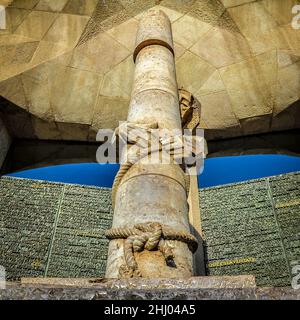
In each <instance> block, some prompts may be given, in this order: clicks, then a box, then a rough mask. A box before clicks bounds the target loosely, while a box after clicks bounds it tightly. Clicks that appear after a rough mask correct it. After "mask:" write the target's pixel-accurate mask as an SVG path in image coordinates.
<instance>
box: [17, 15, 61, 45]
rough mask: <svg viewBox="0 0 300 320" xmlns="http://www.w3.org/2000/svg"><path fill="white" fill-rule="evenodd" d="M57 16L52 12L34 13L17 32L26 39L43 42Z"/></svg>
mask: <svg viewBox="0 0 300 320" xmlns="http://www.w3.org/2000/svg"><path fill="white" fill-rule="evenodd" d="M55 18H56V15H55V14H54V13H50V12H42V11H33V12H31V13H30V14H29V15H28V16H27V17H26V19H25V20H24V21H23V23H22V24H21V25H20V26H19V27H18V29H17V30H16V31H15V33H16V34H19V35H21V36H24V37H28V38H32V39H34V40H41V39H42V38H43V37H44V35H45V34H46V32H47V31H48V30H49V28H50V26H51V25H52V23H53V22H54V20H55Z"/></svg>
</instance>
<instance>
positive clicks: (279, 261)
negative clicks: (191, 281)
mask: <svg viewBox="0 0 300 320" xmlns="http://www.w3.org/2000/svg"><path fill="white" fill-rule="evenodd" d="M200 203H201V209H202V210H201V214H202V224H203V230H204V236H205V240H206V253H207V269H208V272H209V274H210V275H225V274H232V275H234V274H254V275H255V276H256V278H257V284H258V285H261V286H268V285H273V286H286V285H289V284H290V283H291V274H290V272H291V267H292V262H293V261H299V263H300V173H297V174H286V175H281V176H276V177H271V178H266V179H260V180H253V181H249V182H246V183H240V184H235V185H228V186H221V187H214V188H209V189H205V190H203V191H202V192H200Z"/></svg>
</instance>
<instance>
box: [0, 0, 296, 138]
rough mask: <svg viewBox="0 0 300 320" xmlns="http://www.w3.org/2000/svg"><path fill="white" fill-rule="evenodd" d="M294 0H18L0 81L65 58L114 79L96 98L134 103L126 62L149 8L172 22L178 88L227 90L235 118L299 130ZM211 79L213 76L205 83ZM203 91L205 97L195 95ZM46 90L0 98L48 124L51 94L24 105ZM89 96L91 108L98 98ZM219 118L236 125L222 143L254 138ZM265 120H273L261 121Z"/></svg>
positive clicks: (3, 39)
mask: <svg viewBox="0 0 300 320" xmlns="http://www.w3.org/2000/svg"><path fill="white" fill-rule="evenodd" d="M297 3H298V2H297V0H285V1H279V0H260V1H256V0H237V1H233V0H222V1H219V0H201V1H195V0H188V1H182V0H163V1H159V4H158V2H157V1H155V0H147V1H145V0H135V1H131V0H130V1H129V0H113V1H111V0H110V1H106V2H105V3H104V2H103V1H98V0H76V1H75V0H68V1H67V0H62V1H58V0H54V1H49V0H26V1H23V0H15V1H13V2H12V4H11V5H10V6H9V7H8V8H7V26H8V27H7V29H6V30H0V81H5V80H9V79H11V78H15V77H19V76H20V75H21V74H23V73H24V72H29V71H32V70H37V69H36V67H38V66H40V65H41V64H45V63H48V62H50V61H53V60H59V59H62V60H64V65H65V66H69V67H71V68H74V69H80V70H84V71H90V72H93V73H96V74H98V75H101V77H102V76H106V74H107V73H109V75H108V76H107V77H106V79H105V82H106V85H105V90H104V91H105V92H104V91H103V92H101V93H100V94H101V95H104V96H107V97H111V98H119V97H122V98H128V93H130V91H131V81H130V78H131V71H132V69H131V67H130V68H129V61H130V57H131V56H132V53H133V49H134V42H135V31H136V28H137V24H138V22H139V21H140V20H141V19H143V15H144V14H145V12H147V11H148V10H149V9H150V8H152V7H154V6H156V7H157V8H158V9H161V10H163V11H165V13H166V14H167V15H168V16H169V18H170V20H171V22H172V27H173V37H174V40H175V57H176V64H177V73H178V82H179V85H180V86H184V87H185V88H186V89H188V90H190V91H192V93H193V94H194V95H196V96H197V95H208V94H211V93H215V92H221V91H227V93H226V94H229V98H230V102H231V104H232V109H233V113H234V116H235V118H236V119H237V121H241V122H244V123H245V122H247V123H250V122H251V123H253V126H255V128H256V129H255V131H257V132H264V131H265V128H267V127H268V123H269V122H268V118H269V115H271V114H273V115H274V119H273V121H272V123H274V125H273V124H272V125H271V126H270V127H269V129H268V130H279V129H280V130H287V129H291V128H296V127H297V126H298V125H297V123H298V122H297V121H295V120H294V119H293V118H294V116H295V111H294V108H290V106H292V105H293V104H295V103H296V102H297V101H298V100H299V94H298V93H299V85H298V82H299V81H298V75H299V72H298V65H297V63H298V62H299V61H298V60H299V56H300V33H299V30H295V29H293V28H292V26H291V19H292V17H293V14H292V11H291V8H292V7H293V6H294V5H295V4H297ZM276 55H277V57H276ZM66 57H67V58H66ZM127 59H128V60H127ZM125 61H126V62H125ZM57 65H59V63H54V64H52V65H51V69H52V71H53V73H54V74H55V73H56V68H57ZM122 72H124V74H123V75H121V74H122ZM127 72H128V73H127ZM216 72H218V73H219V74H221V76H222V77H221V80H222V81H219V80H217V78H218V76H217V75H218V73H216ZM33 73H34V72H33V71H32V72H31V74H33ZM212 75H214V77H215V78H212V79H210V81H208V79H209V78H210V77H211V76H212ZM47 81H48V80H47ZM52 81H53V79H49V85H50V86H52V85H55V84H52ZM72 81H73V80H72ZM12 82H14V80H12ZM17 82H18V81H16V82H15V83H16V85H17ZM205 82H207V83H205ZM222 82H224V84H225V88H222ZM204 83H205V84H204ZM67 85H69V82H67ZM0 86H1V84H0ZM38 86H40V88H38ZM74 86H76V83H75V84H74ZM29 87H30V85H29ZM201 87H203V91H202V92H198V91H200V90H201ZM18 88H19V85H18ZM221 88H222V90H221ZM9 90H12V88H11V89H9ZM45 90H46V89H45V86H44V83H43V82H41V83H39V82H37V83H36V84H35V90H33V91H32V95H33V96H31V94H30V92H29V91H28V92H27V95H26V99H28V103H27V102H26V103H25V104H26V105H25V106H24V103H23V101H22V99H17V100H18V102H17V101H16V100H15V99H14V98H15V97H14V96H5V95H4V97H5V98H6V99H8V100H10V101H12V102H14V103H16V104H17V105H18V106H21V107H23V108H25V109H26V110H28V112H29V113H33V114H34V115H39V116H40V117H41V120H47V118H48V116H49V115H48V112H45V100H47V99H48V98H47V97H46V98H45V99H44V98H42V103H41V105H40V107H39V106H37V105H36V107H34V108H33V107H31V108H29V105H28V104H30V103H31V102H32V101H35V100H36V98H37V96H41V95H44V93H43V91H45ZM67 90H68V88H67V87H66V88H65V90H64V91H65V92H66V93H67V92H68V91H67ZM87 90H89V88H86V89H84V90H81V91H80V93H79V92H78V93H77V94H76V98H77V99H78V100H81V98H80V94H81V93H82V92H83V91H87ZM37 93H39V94H37ZM0 94H1V92H0ZM73 94H74V93H72V95H73ZM224 94H225V92H224ZM77 95H78V97H77ZM93 97H94V101H93V104H94V105H95V104H96V102H97V99H98V95H96V96H95V95H93ZM74 99H75V98H74ZM19 102H20V104H18V103H19ZM34 104H35V103H34ZM39 108H40V109H41V110H38V109H39ZM65 110H66V111H67V113H69V111H70V110H69V109H65ZM77 110H80V109H78V108H77V105H76V104H74V107H73V109H72V112H73V113H74V114H76V113H77ZM210 110H212V109H210ZM55 112H56V111H55ZM55 112H54V113H55ZM283 112H284V113H283ZM62 113H64V111H63V112H62ZM212 113H213V112H212ZM82 115H83V113H81V112H80V111H79V114H77V115H75V116H74V119H78V120H76V121H77V122H78V123H79V124H81V123H82V122H83V123H86V118H85V116H83V119H81V116H82ZM279 115H280V116H279ZM54 116H55V115H54ZM60 116H61V115H59V117H60ZM111 117H115V118H114V119H110V121H109V122H110V123H116V122H118V121H119V120H120V118H122V117H123V115H122V114H118V113H114V114H113V115H112V116H111ZM209 117H210V118H212V117H213V115H212V114H210V115H209ZM63 118H65V120H63ZM68 118H69V116H68V114H66V115H64V114H63V115H62V117H60V121H61V122H63V121H68V122H69V119H68ZM222 118H223V115H222V114H219V120H218V121H213V122H212V121H211V122H210V123H211V125H215V124H216V125H217V126H218V127H210V126H207V128H208V129H212V130H219V129H220V128H219V124H220V123H223V124H226V123H228V124H229V125H230V126H229V127H224V128H222V132H223V133H221V131H220V132H219V136H218V137H219V138H224V137H228V136H239V135H245V134H246V132H248V130H243V131H242V130H233V129H232V128H233V127H232V126H231V123H229V122H228V121H227V120H228V119H227V115H226V113H225V114H224V118H223V119H222ZM250 118H252V120H250ZM248 119H249V120H248ZM264 119H266V121H267V122H266V123H264V124H263V123H262V122H263V121H264ZM72 122H73V120H72ZM256 122H257V123H256ZM50 126H51V125H50ZM260 128H261V131H260ZM91 130H92V129H91ZM226 130H227V132H226ZM50 131H51V130H50ZM74 139H75V137H74Z"/></svg>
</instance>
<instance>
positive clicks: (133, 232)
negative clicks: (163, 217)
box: [105, 222, 198, 278]
mask: <svg viewBox="0 0 300 320" xmlns="http://www.w3.org/2000/svg"><path fill="white" fill-rule="evenodd" d="M105 236H106V237H107V238H108V239H110V240H112V239H124V258H125V264H124V265H122V266H121V267H120V269H119V277H120V278H132V277H141V276H142V274H141V272H140V270H139V269H138V265H137V263H136V261H135V257H134V253H135V252H141V251H143V250H148V251H152V250H156V249H158V250H160V252H161V253H162V254H163V256H164V258H165V261H166V264H167V265H168V266H170V267H174V266H175V263H174V254H173V250H172V248H171V246H170V244H168V243H167V242H166V240H176V241H182V242H185V243H186V244H187V245H188V247H189V249H190V250H191V251H192V252H193V253H194V252H195V251H196V250H197V248H198V242H197V240H196V238H195V237H194V236H193V235H192V234H190V233H187V232H185V231H176V230H174V229H172V228H170V227H168V226H165V225H163V224H160V223H159V222H146V223H139V224H135V225H134V226H133V227H132V228H128V227H121V228H113V229H109V230H107V231H106V232H105Z"/></svg>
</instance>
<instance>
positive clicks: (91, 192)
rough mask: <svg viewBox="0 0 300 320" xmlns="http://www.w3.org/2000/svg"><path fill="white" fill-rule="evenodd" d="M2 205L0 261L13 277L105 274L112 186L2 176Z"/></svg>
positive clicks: (0, 183) (0, 186)
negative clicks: (102, 187) (84, 185)
mask: <svg viewBox="0 0 300 320" xmlns="http://www.w3.org/2000/svg"><path fill="white" fill-rule="evenodd" d="M0 208H1V209H0V210H1V225H0V226H1V232H0V235H2V236H1V238H2V240H3V242H2V243H1V246H0V252H1V254H0V265H3V266H5V268H6V271H7V275H8V278H9V279H16V278H19V277H21V276H40V277H41V276H49V277H54V276H61V277H87V276H89V277H98V276H102V275H103V273H104V271H105V263H106V258H107V256H106V255H107V245H108V241H107V240H106V239H105V238H104V236H103V231H104V230H105V229H106V228H109V227H110V225H111V219H112V212H111V204H110V191H109V190H108V189H98V188H92V187H83V186H77V185H67V184H57V183H46V182H38V181H33V180H26V179H13V178H4V177H3V178H1V180H0Z"/></svg>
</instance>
